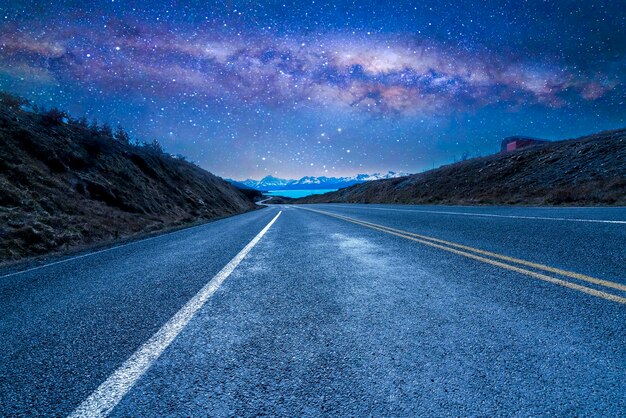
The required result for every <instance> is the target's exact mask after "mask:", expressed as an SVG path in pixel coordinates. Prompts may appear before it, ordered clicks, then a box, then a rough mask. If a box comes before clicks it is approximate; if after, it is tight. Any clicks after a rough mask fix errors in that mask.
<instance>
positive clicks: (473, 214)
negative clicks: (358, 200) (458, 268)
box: [324, 205, 626, 224]
mask: <svg viewBox="0 0 626 418" xmlns="http://www.w3.org/2000/svg"><path fill="white" fill-rule="evenodd" d="M324 207H327V208H333V207H335V208H350V209H368V210H390V211H395V212H418V213H434V214H439V215H460V216H482V217H487V218H511V219H536V220H544V221H569V222H592V223H607V224H626V221H614V220H607V219H576V218H551V217H547V216H517V215H495V214H492V213H468V212H449V211H441V210H421V209H395V208H371V207H364V206H345V205H331V206H326V205H324Z"/></svg>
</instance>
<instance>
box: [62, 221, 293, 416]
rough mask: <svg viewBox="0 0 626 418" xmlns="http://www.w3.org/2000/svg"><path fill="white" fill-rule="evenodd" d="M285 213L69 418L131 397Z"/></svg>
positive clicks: (97, 412) (101, 412)
mask: <svg viewBox="0 0 626 418" xmlns="http://www.w3.org/2000/svg"><path fill="white" fill-rule="evenodd" d="M281 213H282V211H280V212H278V214H277V215H276V216H275V217H274V218H273V219H272V220H271V221H270V223H268V224H267V225H266V226H265V228H263V229H262V230H261V232H259V233H258V235H257V236H256V237H254V238H253V239H252V241H250V242H249V243H248V245H246V246H245V247H244V248H243V249H242V250H241V251H240V252H239V254H237V255H236V256H235V257H234V258H233V259H232V260H230V261H229V262H228V264H226V265H225V266H224V268H222V270H220V271H219V273H217V274H216V275H215V276H214V277H213V278H212V279H211V280H210V281H209V282H208V283H207V284H206V285H205V286H204V287H203V288H202V289H200V291H199V292H198V293H196V295H195V296H194V297H193V298H191V299H190V300H189V301H188V302H187V303H186V304H185V306H183V307H182V308H181V309H180V310H179V311H178V312H176V314H174V316H173V317H172V318H170V320H169V321H167V322H166V323H165V325H163V326H162V327H161V329H159V330H158V331H157V332H156V333H155V334H154V335H153V336H152V337H150V339H149V340H148V341H146V342H145V343H144V344H143V345H142V346H141V347H139V349H138V350H137V351H135V353H134V354H133V355H132V356H130V358H129V359H128V360H126V361H125V362H124V364H122V365H121V366H120V367H119V368H118V369H117V370H116V371H115V372H113V374H111V375H110V376H109V378H108V379H107V380H106V381H105V382H104V383H102V384H101V385H100V386H99V387H98V388H97V389H96V390H95V391H94V392H93V393H92V394H91V395H89V397H88V398H87V399H85V400H84V401H83V402H82V403H81V404H80V405H79V406H78V408H76V409H75V410H74V412H72V413H71V414H70V415H69V417H70V418H75V417H105V416H107V415H108V414H109V413H111V411H112V410H113V408H115V405H117V404H118V403H119V402H120V401H121V400H122V398H123V397H124V396H125V395H126V394H127V393H128V391H129V390H130V389H131V388H132V387H133V385H134V384H135V383H136V382H137V381H138V380H139V378H141V376H142V375H143V374H144V373H145V372H146V371H147V370H148V369H149V368H150V366H151V365H152V364H153V363H154V362H155V361H156V360H157V359H158V358H159V357H160V356H161V354H162V353H163V351H165V349H166V348H167V347H168V346H169V345H170V344H171V343H172V341H174V339H175V338H176V337H177V336H178V334H180V332H181V331H182V330H183V328H185V326H186V325H187V324H188V323H189V321H191V319H192V318H193V317H194V316H195V314H196V313H197V312H198V310H200V308H202V306H203V305H204V304H205V302H206V301H207V300H208V299H209V298H210V297H211V296H213V294H214V293H215V291H216V290H217V289H218V288H219V287H220V285H221V284H222V283H223V282H224V280H226V279H227V278H228V276H230V274H231V273H232V272H233V270H235V268H236V267H237V266H238V265H239V263H241V260H243V259H244V257H245V256H246V255H247V254H248V253H249V252H250V250H251V249H252V248H253V247H254V246H255V245H256V244H257V243H258V242H259V240H260V239H261V238H262V237H263V235H265V233H266V232H267V231H268V230H269V229H270V227H271V226H272V225H273V224H274V222H276V219H278V217H279V216H280V214H281Z"/></svg>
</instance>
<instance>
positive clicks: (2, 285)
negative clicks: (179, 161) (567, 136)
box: [0, 205, 626, 417]
mask: <svg viewBox="0 0 626 418" xmlns="http://www.w3.org/2000/svg"><path fill="white" fill-rule="evenodd" d="M625 248H626V208H605V209H603V208H588V209H584V208H541V209H540V208H483V207H424V206H421V207H420V206H392V205H303V206H270V207H267V208H264V209H261V210H258V211H255V212H251V213H247V214H244V215H240V216H236V217H232V218H228V219H223V220H220V221H216V222H212V223H209V224H205V225H202V226H198V227H194V228H190V229H186V230H181V231H177V232H174V233H170V234H165V235H161V236H158V237H154V238H150V239H147V240H143V241H137V242H133V243H130V244H127V245H123V246H120V247H114V248H111V249H107V250H104V251H99V252H95V253H91V254H84V255H81V256H78V257H73V258H72V257H70V258H67V259H62V260H60V262H56V263H54V264H50V265H44V266H41V267H39V268H36V269H32V270H27V271H23V272H12V271H4V272H0V276H2V277H0V335H1V336H2V338H1V339H0V416H19V415H47V416H68V415H72V416H102V415H110V416H120V417H122V416H181V417H183V416H249V415H258V414H265V415H282V416H317V415H330V416H366V415H367V416H370V415H373V416H415V415H435V416H448V415H450V416H460V415H463V416H465V415H489V416H493V415H507V416H509V415H524V416H527V415H559V416H563V415H568V416H575V415H577V416H583V415H602V416H618V415H623V414H624V413H625V411H626V267H625V266H626V249H625Z"/></svg>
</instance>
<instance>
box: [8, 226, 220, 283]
mask: <svg viewBox="0 0 626 418" xmlns="http://www.w3.org/2000/svg"><path fill="white" fill-rule="evenodd" d="M209 223H211V221H209V222H205V223H202V224H200V225H194V226H190V227H187V228H181V229H177V230H176V231H170V232H166V233H164V234H159V235H155V236H153V237H148V238H142V239H138V240H136V241H131V242H127V243H126V244H121V245H116V246H114V247H109V248H104V249H102V250H98V251H93V252H90V253H86V254H81V255H77V256H74V257H70V258H64V259H63V260H59V261H54V262H52V263H47V264H42V265H41V266H37V267H31V268H29V269H25V270H19V271H14V272H13V273H8V274H5V275H3V276H0V279H4V278H5V277H11V276H17V275H18V274H24V273H30V272H31V271H35V270H40V269H43V268H46V267H50V266H54V265H56V264H62V263H67V262H69V261H74V260H78V259H80V258H84V257H89V256H92V255H96V254H100V253H106V252H107V251H113V250H117V249H119V248H124V247H128V246H129V245H134V244H139V243H140V242H146V241H150V240H153V239H157V238H162V237H165V236H168V235H173V234H177V233H179V232H183V231H190V230H192V229H196V228H200V227H201V226H206V225H207V224H209Z"/></svg>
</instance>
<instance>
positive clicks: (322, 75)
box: [0, 22, 620, 115]
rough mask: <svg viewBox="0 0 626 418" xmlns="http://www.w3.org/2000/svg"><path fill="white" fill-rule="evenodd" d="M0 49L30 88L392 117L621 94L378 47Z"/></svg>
mask: <svg viewBox="0 0 626 418" xmlns="http://www.w3.org/2000/svg"><path fill="white" fill-rule="evenodd" d="M0 48H1V50H2V54H3V56H4V58H3V62H4V65H3V68H4V71H5V72H10V71H11V68H15V69H16V71H21V73H22V74H26V77H28V71H24V70H23V69H24V68H29V69H30V71H31V72H32V73H33V74H34V75H35V76H37V74H38V71H39V73H40V74H46V76H47V77H54V78H55V79H56V80H58V81H59V82H76V83H84V84H89V85H94V84H96V85H98V87H100V88H102V89H109V90H110V89H113V90H120V91H122V92H123V93H124V94H127V93H131V94H132V93H136V94H141V95H173V94H183V93H184V94H194V95H196V96H200V97H206V98H221V99H223V100H230V101H234V102H244V103H253V104H254V103H258V104H263V105H267V106H289V107H298V106H301V105H306V106H308V107H311V106H317V107H320V108H323V107H326V108H333V109H341V110H343V111H354V112H370V113H385V114H400V115H410V114H433V113H444V112H447V111H450V109H463V108H471V107H480V106H486V105H489V104H492V103H511V104H515V105H519V104H540V105H544V106H549V107H558V106H563V105H565V104H567V100H571V97H572V96H574V97H577V98H578V99H580V100H596V99H598V98H600V97H602V96H603V95H605V94H606V93H607V92H609V91H611V90H612V89H614V88H615V87H616V86H618V85H619V84H620V80H619V79H616V78H615V77H614V78H613V79H610V78H609V77H608V76H606V75H605V76H600V77H599V76H593V77H585V76H584V75H581V74H577V73H575V72H573V71H571V70H570V69H568V68H567V67H565V66H558V65H555V64H550V65H548V64H541V63H534V62H525V61H522V60H513V59H510V58H508V59H507V58H504V57H501V56H498V55H496V54H489V53H486V52H480V53H475V54H471V53H469V52H467V51H461V50H454V49H451V48H449V47H443V46H441V45H437V44H435V43H432V42H425V41H424V42H418V41H416V40H411V41H404V40H398V39H397V38H393V37H383V36H378V37H370V36H347V35H342V34H326V35H324V34H321V35H319V34H318V35H311V36H308V37H306V36H305V37H299V38H296V37H288V36H282V37H278V36H275V37H272V36H254V35H251V34H243V35H240V36H231V37H228V36H226V35H223V34H216V33H208V32H207V33H203V32H197V31H196V32H193V33H189V34H186V33H184V31H179V30H174V29H172V28H167V27H164V26H159V27H142V26H134V27H132V28H129V27H128V26H125V25H123V24H121V23H119V22H118V24H117V25H110V26H109V27H107V28H105V29H99V30H97V31H96V30H92V29H91V28H85V27H74V28H72V27H70V28H64V29H63V30H47V31H42V30H40V31H37V30H35V29H31V30H30V32H17V31H10V32H5V33H0ZM572 93H574V94H573V95H572ZM568 98H570V99H568Z"/></svg>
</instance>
